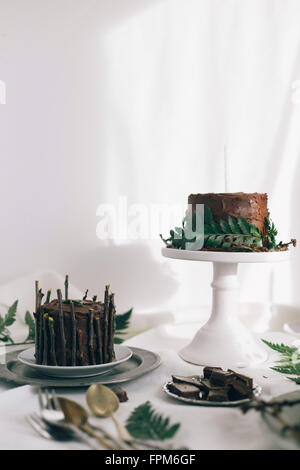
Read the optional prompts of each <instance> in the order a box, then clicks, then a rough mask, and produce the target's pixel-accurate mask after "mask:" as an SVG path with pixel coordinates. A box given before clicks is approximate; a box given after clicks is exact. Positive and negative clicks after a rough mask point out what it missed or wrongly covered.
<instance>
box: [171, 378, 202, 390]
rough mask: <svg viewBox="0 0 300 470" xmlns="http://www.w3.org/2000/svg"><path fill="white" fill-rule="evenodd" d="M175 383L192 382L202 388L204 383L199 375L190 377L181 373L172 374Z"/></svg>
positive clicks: (191, 383)
mask: <svg viewBox="0 0 300 470" xmlns="http://www.w3.org/2000/svg"><path fill="white" fill-rule="evenodd" d="M172 379H173V382H174V383H178V384H190V385H195V386H196V387H199V388H201V387H202V384H201V382H200V380H201V378H200V376H199V375H190V376H188V377H183V376H181V375H172Z"/></svg>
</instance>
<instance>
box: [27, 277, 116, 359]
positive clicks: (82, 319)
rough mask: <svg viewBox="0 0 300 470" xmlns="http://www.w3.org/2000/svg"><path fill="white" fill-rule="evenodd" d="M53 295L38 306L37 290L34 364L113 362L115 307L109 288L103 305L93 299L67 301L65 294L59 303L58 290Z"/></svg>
mask: <svg viewBox="0 0 300 470" xmlns="http://www.w3.org/2000/svg"><path fill="white" fill-rule="evenodd" d="M49 293H50V291H48V294H49ZM57 294H58V295H57V299H53V300H52V301H51V302H50V298H48V299H46V302H45V303H44V304H42V303H41V300H42V296H43V294H42V292H41V290H39V291H38V295H37V301H36V312H35V313H34V317H35V322H36V341H35V346H36V351H35V357H36V362H37V364H43V365H53V366H86V365H94V364H104V363H107V362H111V361H113V360H114V359H115V352H114V331H115V305H114V294H110V293H109V286H106V289H105V296H104V302H101V301H97V300H96V297H95V298H93V300H88V299H86V298H84V299H83V300H70V299H68V296H67V295H66V296H65V299H64V300H63V299H62V294H61V292H60V290H59V289H58V290H57ZM47 297H48V296H47ZM49 297H50V296H49Z"/></svg>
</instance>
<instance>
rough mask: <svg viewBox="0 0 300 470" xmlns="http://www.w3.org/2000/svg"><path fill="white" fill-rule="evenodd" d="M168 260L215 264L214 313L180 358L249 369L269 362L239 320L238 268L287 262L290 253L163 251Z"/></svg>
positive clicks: (194, 362)
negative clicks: (249, 264)
mask: <svg viewBox="0 0 300 470" xmlns="http://www.w3.org/2000/svg"><path fill="white" fill-rule="evenodd" d="M162 254H163V256H165V257H167V258H174V259H182V260H190V261H209V262H212V263H213V282H212V284H211V286H212V312H211V316H210V319H209V320H208V322H207V323H206V324H205V325H204V326H203V327H202V328H200V330H199V331H198V332H197V333H196V335H195V337H194V339H193V340H192V342H191V343H190V344H188V346H186V347H185V348H184V349H182V350H181V351H180V353H179V355H180V356H181V357H182V359H184V360H185V361H188V362H191V363H193V364H198V365H208V366H223V367H237V366H245V367H246V366H250V365H252V364H257V363H260V362H263V361H265V360H266V359H267V356H268V354H267V351H266V349H265V348H264V347H263V344H262V342H261V341H260V339H256V338H255V337H254V336H252V334H251V333H250V331H248V330H247V328H246V327H245V326H244V325H243V324H242V323H241V322H240V320H239V318H238V295H237V294H238V287H239V285H238V278H237V272H238V264H239V263H277V262H282V261H287V260H288V259H289V257H290V252H289V251H280V252H268V253H232V252H218V251H188V250H177V249H172V248H163V249H162Z"/></svg>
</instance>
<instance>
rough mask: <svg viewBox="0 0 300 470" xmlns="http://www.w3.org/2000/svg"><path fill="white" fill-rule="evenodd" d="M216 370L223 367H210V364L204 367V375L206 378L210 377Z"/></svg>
mask: <svg viewBox="0 0 300 470" xmlns="http://www.w3.org/2000/svg"><path fill="white" fill-rule="evenodd" d="M215 370H222V368H221V367H210V366H206V367H204V369H203V377H204V378H205V379H209V378H210V376H211V374H212V372H213V371H215Z"/></svg>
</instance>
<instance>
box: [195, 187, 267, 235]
mask: <svg viewBox="0 0 300 470" xmlns="http://www.w3.org/2000/svg"><path fill="white" fill-rule="evenodd" d="M188 204H189V205H192V209H193V210H195V208H196V205H197V204H204V205H207V206H209V207H210V209H211V211H212V213H213V216H214V220H215V221H216V222H219V221H220V220H222V219H225V220H227V217H228V216H231V217H239V216H240V217H244V218H245V219H246V220H247V221H248V222H249V223H250V224H254V225H256V226H257V228H258V229H259V231H260V233H261V234H264V230H265V219H266V217H267V216H268V207H267V205H268V195H267V194H260V193H249V194H246V193H218V194H217V193H207V194H191V195H190V196H189V198H188Z"/></svg>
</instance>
